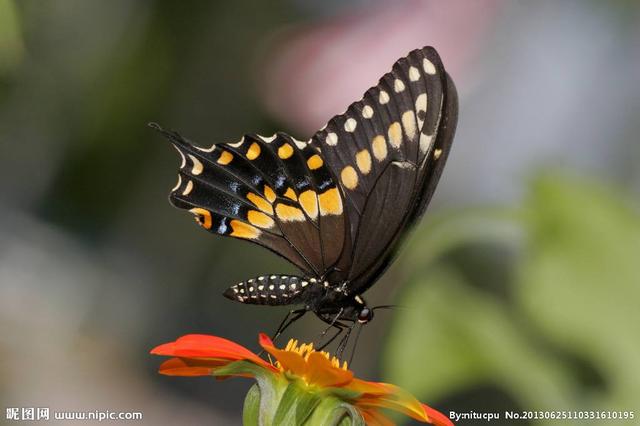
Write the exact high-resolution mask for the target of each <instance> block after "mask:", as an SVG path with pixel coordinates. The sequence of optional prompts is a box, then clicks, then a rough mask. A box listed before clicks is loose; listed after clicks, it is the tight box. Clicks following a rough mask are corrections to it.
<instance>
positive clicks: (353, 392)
mask: <svg viewBox="0 0 640 426" xmlns="http://www.w3.org/2000/svg"><path fill="white" fill-rule="evenodd" d="M259 342H260V345H261V346H262V348H263V349H264V350H265V351H266V352H267V353H268V354H269V355H270V356H271V357H273V359H274V360H271V357H270V358H269V361H267V360H265V359H263V358H261V357H260V356H258V355H256V354H255V353H253V352H251V351H250V350H248V349H247V348H245V347H243V346H241V345H239V344H237V343H234V342H231V341H229V340H227V339H224V338H221V337H217V336H208V335H201V334H190V335H186V336H183V337H180V338H179V339H178V340H176V341H175V342H171V343H166V344H163V345H160V346H158V347H156V348H154V349H153V350H152V351H151V353H152V354H154V355H164V356H171V357H173V358H171V359H169V360H167V361H165V362H163V363H162V365H161V366H160V373H161V374H165V375H169V376H215V377H218V378H226V377H234V376H235V377H250V378H254V379H256V381H257V382H258V383H257V385H256V386H254V387H253V388H251V390H250V391H249V393H248V394H247V397H246V399H245V409H244V414H243V415H244V420H245V424H258V423H260V424H263V423H266V424H274V425H275V424H280V423H286V424H291V423H295V424H301V423H305V422H306V424H310V425H313V424H318V425H320V424H325V423H331V424H334V422H335V420H340V419H342V418H345V417H348V418H351V421H352V423H351V424H365V422H366V424H368V425H393V424H394V423H393V422H392V421H391V420H390V419H389V418H388V417H386V415H385V414H384V413H382V412H381V409H390V410H394V411H397V412H400V413H403V414H405V415H407V416H410V417H412V418H414V419H416V420H419V421H422V422H426V423H431V424H435V425H452V423H451V421H450V420H449V419H448V418H447V417H446V416H445V415H443V414H441V413H439V412H438V411H436V410H434V409H433V408H431V407H429V406H427V405H425V404H421V403H420V402H419V401H418V400H416V399H415V398H414V397H413V396H412V395H411V394H410V393H408V392H406V391H404V390H402V389H401V388H399V387H397V386H394V385H391V384H388V383H378V382H369V381H366V380H362V379H358V378H356V377H354V374H353V372H352V371H350V370H349V369H348V368H347V363H346V361H345V362H342V363H341V362H340V360H338V359H337V358H335V357H332V356H331V355H330V354H329V353H327V352H323V351H316V350H315V349H314V347H313V344H311V343H310V344H299V343H298V342H297V341H296V340H293V339H292V340H290V341H289V343H288V344H287V346H286V347H285V348H283V349H279V348H276V347H275V346H274V344H273V342H272V341H271V339H270V338H269V337H267V336H266V335H265V334H260V336H259ZM260 419H261V420H260ZM265 419H268V420H266V422H265V421H264V420H265ZM336 424H337V423H336Z"/></svg>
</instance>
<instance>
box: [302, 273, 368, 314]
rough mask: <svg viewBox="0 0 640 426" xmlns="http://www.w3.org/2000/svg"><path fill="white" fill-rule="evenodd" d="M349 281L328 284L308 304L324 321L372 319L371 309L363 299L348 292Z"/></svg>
mask: <svg viewBox="0 0 640 426" xmlns="http://www.w3.org/2000/svg"><path fill="white" fill-rule="evenodd" d="M348 288H349V283H348V282H343V283H339V284H334V285H331V284H328V285H327V286H326V287H324V288H323V292H322V294H321V295H319V296H320V297H317V298H316V299H315V300H314V304H313V305H310V306H309V308H310V309H309V310H311V311H313V312H314V313H315V314H316V315H317V316H318V317H320V319H322V320H323V321H325V322H329V323H331V322H335V321H352V322H356V321H357V322H360V323H362V324H364V323H367V322H369V321H371V319H373V310H371V309H369V307H368V306H367V304H366V302H365V301H364V299H363V298H362V297H361V296H360V295H357V294H350V293H349V292H348V290H347V289H348Z"/></svg>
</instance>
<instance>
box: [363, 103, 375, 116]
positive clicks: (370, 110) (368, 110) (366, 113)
mask: <svg viewBox="0 0 640 426" xmlns="http://www.w3.org/2000/svg"><path fill="white" fill-rule="evenodd" d="M362 116H363V117H364V118H371V117H373V108H371V107H370V106H369V105H365V106H364V108H362Z"/></svg>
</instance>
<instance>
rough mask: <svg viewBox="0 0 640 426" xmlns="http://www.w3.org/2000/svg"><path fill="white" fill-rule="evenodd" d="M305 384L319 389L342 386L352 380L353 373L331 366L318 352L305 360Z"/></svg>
mask: <svg viewBox="0 0 640 426" xmlns="http://www.w3.org/2000/svg"><path fill="white" fill-rule="evenodd" d="M306 378H307V382H308V383H310V384H315V385H317V386H321V387H338V386H343V385H346V384H348V383H349V382H351V380H353V373H352V372H351V371H349V370H343V369H342V368H337V367H334V366H333V365H331V361H329V360H328V359H327V358H326V357H325V356H324V355H322V354H321V353H320V352H313V353H311V354H309V357H308V358H307V372H306Z"/></svg>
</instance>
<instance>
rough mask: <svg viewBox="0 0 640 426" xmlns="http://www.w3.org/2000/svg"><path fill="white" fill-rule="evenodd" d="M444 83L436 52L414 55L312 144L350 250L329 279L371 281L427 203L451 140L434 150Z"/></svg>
mask: <svg viewBox="0 0 640 426" xmlns="http://www.w3.org/2000/svg"><path fill="white" fill-rule="evenodd" d="M449 85H450V83H449V82H448V80H447V76H446V73H445V72H444V69H443V67H442V64H441V62H440V58H439V56H438V54H437V53H436V52H435V50H434V49H432V48H428V47H427V48H424V49H421V50H415V51H413V52H411V53H410V54H409V55H408V56H407V57H406V58H402V59H400V60H399V61H397V62H396V64H395V65H394V66H393V69H392V71H391V72H390V73H388V74H386V75H384V76H383V77H382V78H381V79H380V81H379V83H378V85H377V86H375V87H373V88H371V89H369V90H368V91H367V92H366V93H365V95H364V97H363V99H362V100H361V101H358V102H355V103H353V104H352V105H351V106H350V107H349V108H348V109H347V111H346V112H345V113H344V114H342V115H339V116H336V117H334V118H332V119H331V120H330V121H329V123H328V124H327V126H326V127H325V128H324V129H323V130H321V131H319V132H318V133H316V135H314V137H313V138H312V139H311V144H313V145H314V146H317V147H320V148H321V149H322V153H323V156H324V158H325V161H326V162H327V163H328V164H329V167H330V168H331V169H332V171H333V173H334V176H336V179H337V180H338V181H339V183H340V187H341V189H342V191H343V197H344V199H345V209H346V213H347V215H348V219H349V224H350V229H349V238H350V239H351V243H352V248H351V250H345V251H343V253H342V255H341V258H340V259H339V260H338V264H339V265H341V268H340V270H339V271H335V272H334V274H333V275H332V276H331V277H332V280H334V281H341V280H347V281H349V282H350V289H351V290H353V291H354V292H356V293H358V292H361V291H364V289H365V288H366V287H367V286H368V285H371V284H372V283H373V281H375V278H376V277H377V275H376V276H373V275H372V274H371V271H375V270H378V269H379V265H380V264H384V263H389V262H390V258H391V256H392V254H393V253H392V252H393V249H394V248H396V247H397V244H398V242H399V241H400V240H401V238H402V236H403V235H404V234H405V231H406V229H407V227H408V225H409V224H410V223H413V222H414V221H415V220H417V218H418V216H419V215H417V214H416V210H417V209H419V207H420V206H421V205H422V203H423V202H424V203H425V204H426V202H427V201H428V198H429V196H430V195H429V196H426V195H425V194H423V191H424V190H426V188H432V187H434V186H435V184H436V183H437V180H438V177H439V173H433V172H434V170H435V168H434V167H435V163H434V158H435V157H434V155H435V153H436V152H437V156H438V157H441V158H442V160H443V161H441V163H443V162H444V158H446V155H443V154H444V153H443V151H444V150H447V151H448V149H449V146H450V142H451V137H449V138H448V139H447V140H442V139H440V145H441V146H440V148H438V150H436V149H435V148H434V146H435V144H436V141H437V140H438V133H439V126H440V122H441V120H442V115H443V106H445V104H447V103H448V102H449V101H448V100H446V99H445V98H446V96H445V95H446V91H447V90H449V89H448V86H449ZM447 105H448V104H447ZM365 277H366V279H364V278H365Z"/></svg>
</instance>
